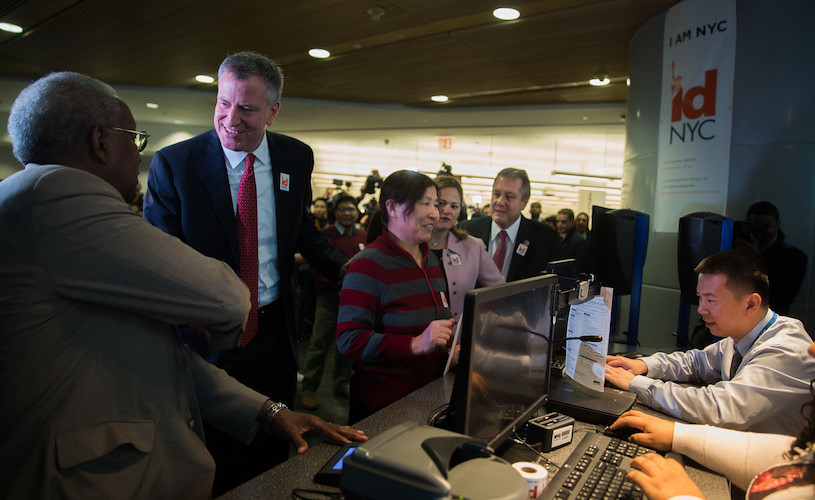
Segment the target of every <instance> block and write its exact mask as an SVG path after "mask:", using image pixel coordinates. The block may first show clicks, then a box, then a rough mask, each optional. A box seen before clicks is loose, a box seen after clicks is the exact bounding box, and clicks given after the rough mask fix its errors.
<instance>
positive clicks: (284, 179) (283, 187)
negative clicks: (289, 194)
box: [280, 173, 289, 191]
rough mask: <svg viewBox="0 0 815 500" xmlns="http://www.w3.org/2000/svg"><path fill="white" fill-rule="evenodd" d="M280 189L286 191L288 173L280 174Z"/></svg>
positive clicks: (287, 188) (287, 187)
mask: <svg viewBox="0 0 815 500" xmlns="http://www.w3.org/2000/svg"><path fill="white" fill-rule="evenodd" d="M280 190H281V191H288V190H289V174H284V173H281V174H280Z"/></svg>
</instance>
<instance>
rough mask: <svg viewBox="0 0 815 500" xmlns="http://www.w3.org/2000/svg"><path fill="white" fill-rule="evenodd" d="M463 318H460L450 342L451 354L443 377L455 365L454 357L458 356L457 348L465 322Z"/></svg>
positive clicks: (448, 356) (462, 316)
mask: <svg viewBox="0 0 815 500" xmlns="http://www.w3.org/2000/svg"><path fill="white" fill-rule="evenodd" d="M463 318H464V315H463V314H462V315H461V316H459V317H458V322H457V323H456V326H455V331H454V332H453V341H452V342H450V354H448V355H447V364H446V365H445V366H444V374H443V375H447V372H449V371H450V365H451V364H452V363H453V357H454V356H455V355H456V346H457V345H458V343H459V342H458V341H459V339H460V338H461V325H462V324H463V323H464V321H462V319H463Z"/></svg>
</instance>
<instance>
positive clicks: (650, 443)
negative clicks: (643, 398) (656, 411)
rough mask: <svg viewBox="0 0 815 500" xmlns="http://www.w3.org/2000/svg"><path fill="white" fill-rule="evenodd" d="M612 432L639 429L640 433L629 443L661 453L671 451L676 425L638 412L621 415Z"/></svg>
mask: <svg viewBox="0 0 815 500" xmlns="http://www.w3.org/2000/svg"><path fill="white" fill-rule="evenodd" d="M610 428H611V430H618V429H625V428H631V429H637V431H638V432H636V433H635V434H632V435H631V437H629V438H628V440H629V441H632V442H634V443H637V444H640V445H642V446H647V447H649V448H653V449H655V450H659V451H670V450H671V446H672V445H673V439H674V423H673V422H670V421H668V420H665V419H662V418H659V417H654V416H652V415H646V414H645V413H643V412H641V411H637V410H632V411H627V412H625V413H623V414H622V415H620V418H618V419H617V420H616V421H615V422H614V423H613V424H611V425H610Z"/></svg>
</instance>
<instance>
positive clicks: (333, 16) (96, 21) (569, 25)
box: [0, 0, 678, 107]
mask: <svg viewBox="0 0 815 500" xmlns="http://www.w3.org/2000/svg"><path fill="white" fill-rule="evenodd" d="M677 1H678V0H528V1H523V0H520V1H517V2H514V6H516V7H517V8H518V9H519V10H520V11H521V13H522V17H521V18H520V19H519V20H517V21H510V22H503V21H498V20H496V19H495V18H493V17H492V15H491V11H492V9H493V8H494V6H495V5H496V4H495V3H494V2H493V1H484V0H445V1H439V0H392V1H388V0H369V1H362V0H308V1H303V0H287V1H268V0H249V1H244V2H241V3H240V5H239V7H240V8H236V5H237V4H235V3H234V2H223V1H220V0H199V1H190V0H173V1H167V0H163V1H158V0H140V1H134V0H117V1H115V2H114V1H109V0H74V1H69V0H6V1H4V2H3V3H2V7H0V21H7V22H14V23H17V24H20V25H22V26H23V27H24V28H25V29H26V32H25V33H23V34H22V35H10V34H6V33H2V32H0V68H2V70H0V73H1V74H2V76H5V77H9V76H11V77H24V78H36V77H39V76H42V75H43V74H46V73H48V72H51V71H57V70H72V71H79V72H83V73H87V74H90V75H92V76H95V77H97V78H100V79H102V80H105V81H108V82H110V83H112V84H116V85H133V86H159V87H177V88H195V89H205V90H209V91H213V90H214V88H213V87H212V86H206V85H203V84H198V83H196V82H195V81H194V76H195V75H196V74H200V73H205V74H210V75H213V74H215V72H216V70H217V66H218V64H219V63H220V61H221V60H222V59H223V58H224V57H225V56H226V55H227V54H229V53H233V52H236V51H239V50H247V49H249V50H255V51H258V52H261V53H264V54H266V55H268V56H270V57H272V58H274V59H276V60H278V61H279V62H280V63H281V65H282V66H283V69H284V71H285V73H286V77H287V79H286V88H285V95H289V96H293V97H302V98H313V99H328V100H340V101H347V102H359V103H374V104H403V105H407V106H437V105H435V104H432V103H430V102H429V101H428V99H429V97H430V96H431V95H433V94H436V93H439V92H442V93H446V94H448V95H449V96H450V97H451V101H450V102H449V103H447V104H446V106H468V107H469V106H507V105H528V104H554V103H587V102H623V101H624V100H625V92H624V86H623V87H622V88H621V87H620V86H619V85H617V88H611V87H609V88H607V89H603V90H599V91H598V89H595V88H591V87H589V86H588V85H587V83H586V82H587V80H588V78H590V77H591V76H593V75H595V74H598V73H606V74H609V75H611V76H613V77H614V78H615V79H616V80H618V81H624V79H625V77H626V76H627V72H628V43H629V41H630V39H631V37H632V36H633V34H634V33H635V31H636V30H637V29H638V27H639V26H641V25H642V24H643V23H644V22H646V21H647V20H648V19H650V18H651V17H653V16H655V15H657V14H658V13H660V12H661V11H663V10H665V9H667V8H668V7H670V6H671V5H673V4H675V3H677ZM373 7H378V8H381V9H382V10H383V11H384V14H382V15H381V17H380V19H379V20H378V21H377V20H374V19H373V18H372V16H371V15H370V14H369V13H368V10H369V9H371V8H373ZM312 47H322V48H327V49H329V50H331V51H332V53H333V54H334V55H333V56H332V57H331V58H329V59H327V60H315V59H312V58H310V57H309V56H308V55H307V50H308V49H309V48H312Z"/></svg>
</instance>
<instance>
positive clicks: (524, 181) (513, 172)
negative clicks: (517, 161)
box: [492, 168, 532, 200]
mask: <svg viewBox="0 0 815 500" xmlns="http://www.w3.org/2000/svg"><path fill="white" fill-rule="evenodd" d="M500 177H506V178H507V179H520V180H521V199H524V200H528V199H529V196H530V195H531V194H532V188H531V187H530V186H529V176H528V175H526V170H521V169H520V168H505V169H503V170H501V171H500V172H498V175H496V176H495V180H496V181H497V180H498V179H499V178H500ZM492 185H493V186H495V182H494V181H493V183H492Z"/></svg>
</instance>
